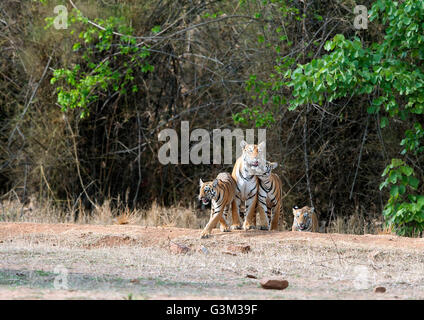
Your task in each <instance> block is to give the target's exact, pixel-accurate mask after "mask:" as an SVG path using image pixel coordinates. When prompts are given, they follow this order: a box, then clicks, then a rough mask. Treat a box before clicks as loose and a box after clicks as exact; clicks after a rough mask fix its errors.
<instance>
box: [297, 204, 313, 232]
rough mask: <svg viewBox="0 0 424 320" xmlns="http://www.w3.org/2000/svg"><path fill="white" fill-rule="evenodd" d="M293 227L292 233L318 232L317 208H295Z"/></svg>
mask: <svg viewBox="0 0 424 320" xmlns="http://www.w3.org/2000/svg"><path fill="white" fill-rule="evenodd" d="M293 215H294V219H293V226H292V231H311V232H318V218H317V215H316V213H315V208H313V207H312V208H311V207H306V206H305V207H303V208H300V209H299V207H298V206H294V207H293Z"/></svg>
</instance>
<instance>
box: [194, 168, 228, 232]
mask: <svg viewBox="0 0 424 320" xmlns="http://www.w3.org/2000/svg"><path fill="white" fill-rule="evenodd" d="M235 192H236V183H235V181H234V180H233V178H232V176H231V175H230V174H229V173H228V172H221V173H219V174H218V176H217V177H216V179H215V180H213V181H209V182H203V181H202V179H200V192H199V200H201V201H202V203H203V204H205V205H207V204H208V203H209V202H210V201H212V206H211V217H210V219H209V222H208V224H207V225H206V227H205V228H204V229H203V231H202V233H201V238H207V237H208V236H209V235H210V234H211V232H212V229H213V228H215V226H216V225H217V223H218V221H219V223H220V229H221V231H223V232H226V231H230V229H229V228H228V224H227V222H226V221H225V219H224V217H223V212H224V209H227V210H228V209H229V207H230V205H231V203H232V202H233V199H234V195H235Z"/></svg>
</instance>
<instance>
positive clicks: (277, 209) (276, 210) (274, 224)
mask: <svg viewBox="0 0 424 320" xmlns="http://www.w3.org/2000/svg"><path fill="white" fill-rule="evenodd" d="M280 214H281V203H280V202H277V203H276V205H275V206H273V207H272V214H271V226H270V230H278V220H279V218H280Z"/></svg>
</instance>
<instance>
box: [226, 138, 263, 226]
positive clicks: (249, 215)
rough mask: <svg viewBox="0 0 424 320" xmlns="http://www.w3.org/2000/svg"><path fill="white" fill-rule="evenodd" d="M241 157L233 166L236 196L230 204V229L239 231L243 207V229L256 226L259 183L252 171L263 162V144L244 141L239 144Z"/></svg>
mask: <svg viewBox="0 0 424 320" xmlns="http://www.w3.org/2000/svg"><path fill="white" fill-rule="evenodd" d="M240 146H241V148H242V155H241V156H240V157H239V158H238V159H237V161H236V163H235V164H234V168H233V172H232V176H233V179H234V181H235V182H236V188H237V189H236V195H235V198H234V201H233V204H232V225H231V229H233V230H234V229H240V227H241V223H240V207H241V205H242V204H244V205H245V208H246V215H245V220H244V223H243V229H244V230H248V229H253V228H255V227H256V226H255V225H256V222H255V220H256V203H257V196H258V194H257V193H258V188H259V182H258V178H257V176H256V175H257V173H255V172H252V170H255V169H257V168H258V167H259V166H260V165H263V163H264V162H265V156H266V155H265V152H266V150H265V142H261V143H260V144H257V145H256V144H248V143H247V142H246V141H244V140H243V141H242V142H241V143H240Z"/></svg>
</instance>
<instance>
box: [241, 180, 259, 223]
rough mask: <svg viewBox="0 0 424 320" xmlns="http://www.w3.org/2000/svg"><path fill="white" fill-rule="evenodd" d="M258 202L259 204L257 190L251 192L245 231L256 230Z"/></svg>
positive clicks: (247, 206)
mask: <svg viewBox="0 0 424 320" xmlns="http://www.w3.org/2000/svg"><path fill="white" fill-rule="evenodd" d="M256 202H257V188H254V189H253V190H252V191H250V192H249V195H248V198H247V200H246V212H247V215H246V218H245V220H244V223H243V230H249V229H255V228H256V225H255V222H254V220H253V219H254V218H256V216H255V215H256Z"/></svg>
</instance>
